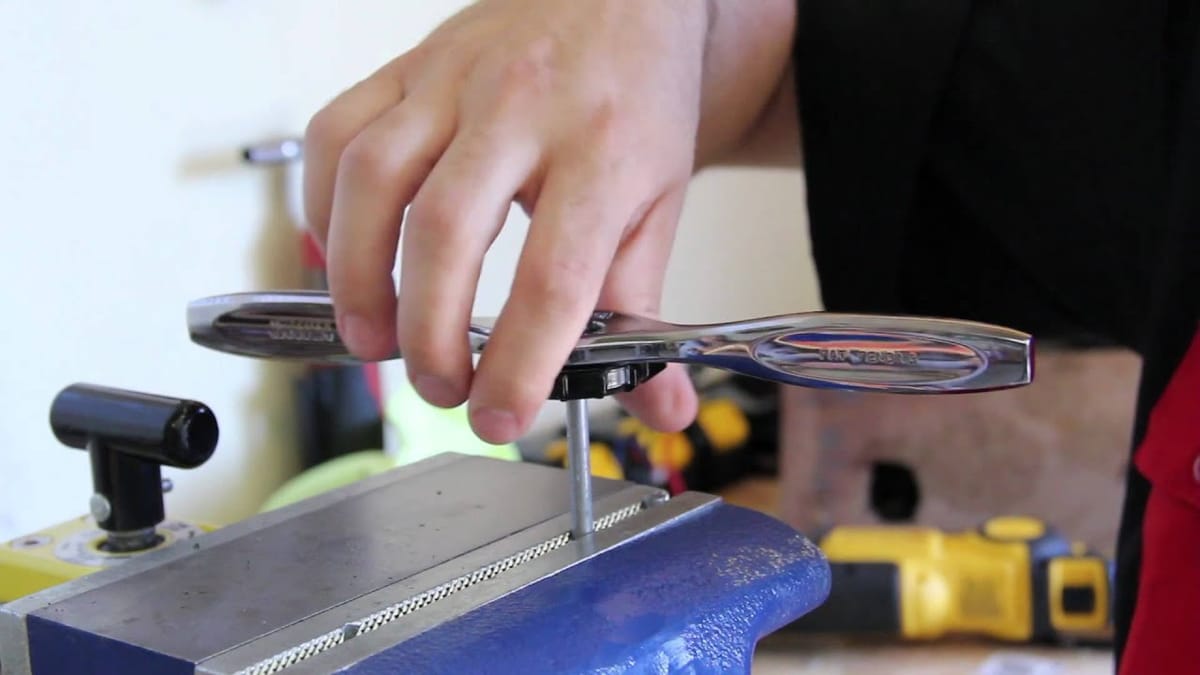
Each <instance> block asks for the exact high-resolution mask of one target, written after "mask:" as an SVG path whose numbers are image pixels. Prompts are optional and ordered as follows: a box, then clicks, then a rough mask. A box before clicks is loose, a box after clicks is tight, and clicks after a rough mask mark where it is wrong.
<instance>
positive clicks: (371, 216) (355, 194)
mask: <svg viewBox="0 0 1200 675" xmlns="http://www.w3.org/2000/svg"><path fill="white" fill-rule="evenodd" d="M443 109H444V108H443V107H442V106H439V105H437V104H435V103H425V102H415V101H406V102H404V103H401V104H400V105H399V106H396V107H394V108H392V109H391V110H389V111H387V112H386V113H384V114H383V115H381V116H380V117H379V118H378V119H377V120H375V121H374V122H372V123H371V124H369V125H368V126H367V127H366V128H365V129H363V130H362V131H361V132H359V134H358V135H357V136H355V137H354V140H352V141H351V142H350V143H349V145H347V146H346V149H345V151H344V152H343V153H342V157H341V160H340V162H339V164H338V171H337V184H336V188H335V190H334V198H333V206H332V215H331V217H330V229H329V240H328V252H327V255H326V259H327V261H328V275H329V293H330V296H331V297H332V299H333V303H334V306H335V307H336V308H337V314H338V328H339V331H340V332H341V334H342V336H343V338H344V340H345V341H346V346H347V347H348V348H349V349H350V350H351V352H353V353H354V354H356V355H358V356H360V357H363V358H382V357H385V356H387V355H388V354H389V353H390V352H392V351H393V350H394V349H395V346H396V334H395V309H396V292H395V285H394V283H393V281H392V270H393V268H394V266H395V261H396V249H397V243H398V240H399V237H400V224H401V221H402V220H403V217H404V211H405V209H406V208H407V206H408V204H409V202H410V201H411V200H412V199H413V197H414V195H416V193H417V191H418V189H419V188H420V186H421V184H422V182H423V181H424V180H425V178H426V176H427V175H428V173H429V171H430V168H431V167H432V166H433V164H434V163H435V162H436V161H437V158H438V156H439V155H440V154H441V153H442V151H443V149H444V148H445V146H446V144H447V143H448V142H449V139H450V137H451V134H452V133H453V120H452V119H451V118H450V116H449V115H446V114H444V113H443Z"/></svg>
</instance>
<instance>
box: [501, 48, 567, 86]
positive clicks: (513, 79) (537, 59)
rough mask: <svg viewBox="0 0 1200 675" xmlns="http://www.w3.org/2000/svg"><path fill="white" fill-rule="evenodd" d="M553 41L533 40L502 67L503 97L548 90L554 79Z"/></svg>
mask: <svg viewBox="0 0 1200 675" xmlns="http://www.w3.org/2000/svg"><path fill="white" fill-rule="evenodd" d="M553 52H554V46H553V43H552V42H551V41H549V40H540V41H537V42H533V43H531V44H529V45H527V46H526V47H524V48H523V49H521V50H520V51H519V52H517V54H516V56H514V57H512V58H510V59H508V60H507V61H505V62H504V65H502V66H501V67H500V73H499V77H498V85H499V86H498V89H499V93H500V95H501V97H502V98H506V97H509V96H520V97H525V96H529V95H536V94H542V93H545V92H547V91H548V90H549V89H550V88H551V86H552V84H553V81H554V65H553V56H552V55H553Z"/></svg>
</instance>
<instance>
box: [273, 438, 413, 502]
mask: <svg viewBox="0 0 1200 675" xmlns="http://www.w3.org/2000/svg"><path fill="white" fill-rule="evenodd" d="M395 467H396V460H395V458H393V457H389V456H388V455H387V454H385V453H383V452H382V451H379V450H363V451H361V452H354V453H350V454H348V455H342V456H341V457H336V458H334V459H331V460H329V461H328V462H323V463H321V464H318V465H317V466H314V467H313V468H311V469H309V470H307V471H304V472H302V473H300V474H299V475H297V476H295V477H293V478H292V479H291V480H289V481H287V482H286V483H284V484H283V485H282V486H281V487H280V488H279V489H278V490H276V491H275V492H274V493H273V494H272V495H271V497H270V498H269V499H267V502H266V504H264V505H263V508H262V510H263V511H271V510H274V509H278V508H280V507H283V506H287V505H288V504H294V503H296V502H298V501H302V500H304V499H308V498H309V497H314V496H316V495H319V494H321V493H323V492H328V491H329V490H333V489H335V488H339V487H342V486H343V485H349V484H351V483H354V482H356V481H360V480H362V479H364V478H369V477H371V476H374V475H375V474H377V473H383V472H384V471H387V470H388V469H393V468H395Z"/></svg>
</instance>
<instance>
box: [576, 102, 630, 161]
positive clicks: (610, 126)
mask: <svg viewBox="0 0 1200 675" xmlns="http://www.w3.org/2000/svg"><path fill="white" fill-rule="evenodd" d="M585 126H586V134H585V136H584V137H585V138H586V139H587V142H588V143H589V144H590V145H591V148H592V150H593V151H598V152H601V153H604V154H606V155H621V154H623V153H625V152H626V151H627V149H628V146H629V142H630V140H631V138H632V134H631V129H630V124H629V122H628V121H627V120H626V116H625V114H624V113H623V112H622V111H621V109H620V104H619V103H618V102H617V101H616V100H615V99H613V98H611V97H604V98H602V99H601V100H599V101H597V102H596V103H595V104H594V105H593V107H592V111H591V114H589V115H588V117H587V120H586V122H585Z"/></svg>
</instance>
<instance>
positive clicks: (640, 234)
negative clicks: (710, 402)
mask: <svg viewBox="0 0 1200 675" xmlns="http://www.w3.org/2000/svg"><path fill="white" fill-rule="evenodd" d="M685 192H686V188H685V187H678V188H673V189H672V190H671V191H669V192H667V193H666V194H664V195H663V196H662V197H660V198H659V199H658V200H657V201H655V202H654V203H653V204H652V205H651V206H650V208H649V210H648V211H646V214H645V216H644V217H643V218H642V219H641V221H640V222H636V223H635V224H634V226H633V228H632V229H631V230H630V232H629V234H628V235H627V236H626V237H625V239H624V240H623V241H622V243H621V247H620V249H618V251H617V255H616V257H615V258H614V259H613V264H612V266H611V267H610V268H609V271H608V276H607V278H606V280H605V283H604V287H603V288H602V290H601V292H600V297H599V302H598V306H599V307H598V308H599V309H604V310H612V311H617V312H627V313H630V314H637V315H640V316H645V317H650V318H657V317H658V314H659V307H660V306H661V303H662V289H663V281H664V278H665V277H666V270H667V260H668V259H669V258H670V253H671V246H672V244H673V243H674V237H675V229H676V225H677V223H678V222H679V214H680V212H681V211H682V210H683V200H684V195H685ZM617 400H618V401H620V403H621V405H622V406H623V407H624V408H625V409H626V410H627V411H628V412H629V413H630V414H632V415H633V416H635V417H637V418H638V419H639V420H640V421H641V422H642V423H643V424H645V425H647V426H649V427H651V428H652V429H655V430H657V431H662V432H674V431H680V430H682V429H684V428H685V427H687V426H688V425H689V424H691V423H692V421H693V420H695V418H696V411H697V407H698V401H697V396H696V389H695V387H694V386H693V385H692V382H691V379H690V378H689V377H688V374H687V370H686V369H685V368H684V367H683V365H682V364H676V363H672V364H669V365H668V366H667V368H666V369H665V370H664V371H662V372H661V373H659V374H658V375H655V376H654V377H653V378H651V379H650V380H649V381H648V382H646V383H645V384H642V385H641V386H639V387H638V388H637V389H634V390H633V391H631V392H627V393H624V394H619V395H618V396H617Z"/></svg>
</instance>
